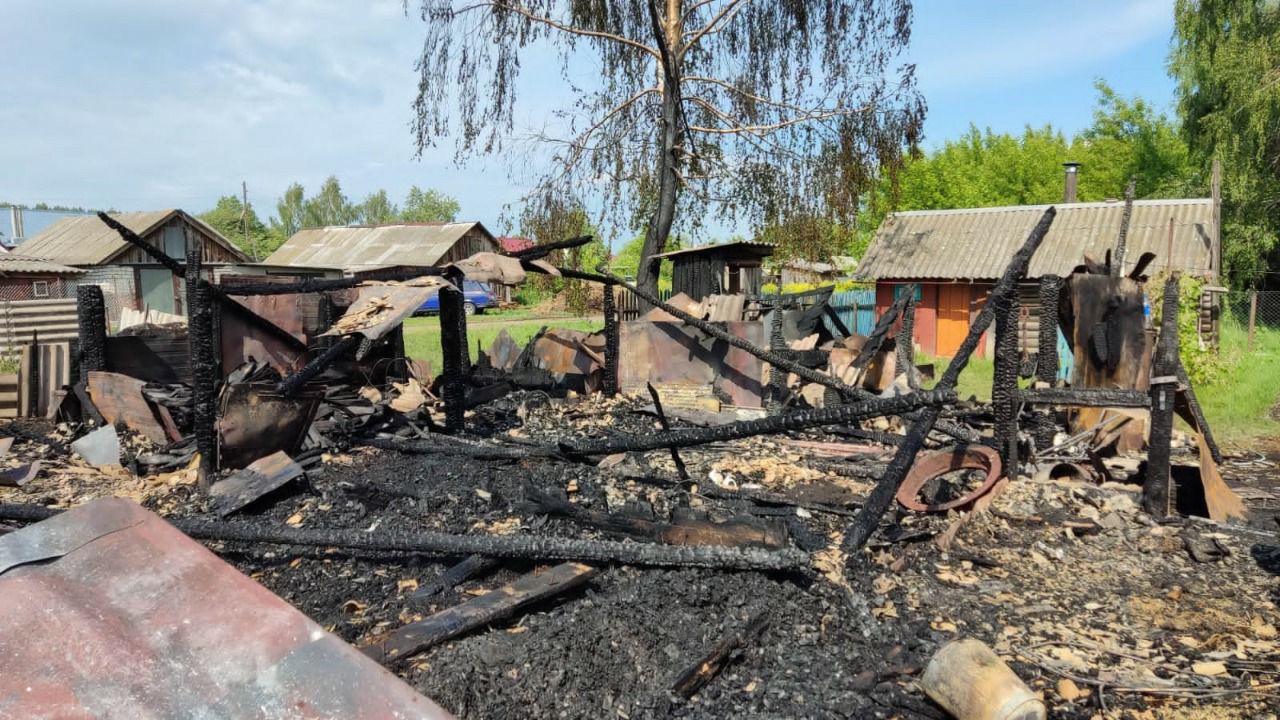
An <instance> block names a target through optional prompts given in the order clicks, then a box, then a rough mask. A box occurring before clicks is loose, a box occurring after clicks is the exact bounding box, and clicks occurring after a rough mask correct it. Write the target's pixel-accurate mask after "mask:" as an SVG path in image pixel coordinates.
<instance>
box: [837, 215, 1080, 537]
mask: <svg viewBox="0 0 1280 720" xmlns="http://www.w3.org/2000/svg"><path fill="white" fill-rule="evenodd" d="M1057 212H1058V211H1057V209H1055V208H1049V209H1048V210H1045V211H1044V214H1043V215H1041V216H1040V221H1039V222H1038V223H1036V226H1035V227H1034V228H1033V229H1032V230H1031V234H1030V235H1028V236H1027V240H1026V242H1025V243H1023V245H1022V248H1021V249H1020V250H1018V252H1017V253H1016V254H1014V256H1013V258H1012V259H1011V260H1010V261H1009V265H1008V266H1007V267H1006V268H1005V271H1004V274H1003V275H1001V276H1000V280H999V281H998V282H997V283H996V286H995V287H994V288H993V289H992V290H991V296H990V297H989V298H988V299H987V302H986V303H985V304H984V305H983V306H982V311H981V312H979V313H978V317H976V318H975V319H974V321H973V324H972V325H970V326H969V333H968V334H967V335H965V338H964V341H963V342H961V343H960V348H959V349H958V350H957V351H956V355H955V357H954V358H952V360H951V364H950V365H948V366H947V369H946V370H945V371H943V373H942V378H941V379H940V380H939V381H938V384H937V386H936V387H935V388H934V391H935V392H938V391H943V392H947V393H950V394H952V395H953V396H954V394H955V386H956V381H957V380H958V379H959V377H960V373H961V371H963V370H964V368H965V365H967V364H968V363H969V357H970V356H972V355H973V353H974V351H975V350H977V349H978V342H979V341H980V340H981V338H982V333H984V332H986V331H987V328H989V327H990V326H991V321H992V320H993V319H994V318H995V316H996V314H997V312H998V311H1003V310H1004V309H1005V308H1007V307H1008V305H1009V302H1010V299H1011V298H1012V297H1016V293H1017V292H1018V282H1019V281H1020V280H1021V279H1022V277H1023V276H1025V275H1026V274H1027V265H1028V264H1029V263H1030V262H1031V256H1032V255H1034V254H1035V252H1036V249H1037V248H1039V247H1040V243H1041V242H1043V241H1044V237H1045V235H1047V234H1048V233H1049V228H1050V226H1052V225H1053V219H1054V217H1055V216H1056V215H1057ZM917 394H918V393H917ZM909 397H910V396H909ZM941 414H942V408H941V407H940V406H932V407H927V408H925V409H924V410H922V411H921V412H920V414H919V417H918V419H916V420H915V422H913V423H912V424H911V427H910V429H909V430H908V431H907V434H906V436H904V437H903V439H902V442H901V443H900V444H899V445H898V449H897V451H896V452H895V453H894V455H893V459H892V460H890V461H889V467H888V469H887V470H886V471H885V474H884V477H883V478H881V479H880V482H878V483H876V487H875V489H874V490H872V491H871V494H870V495H868V496H867V500H866V503H864V504H863V506H862V511H861V512H859V513H858V516H857V517H856V518H854V521H853V523H852V524H851V525H850V526H849V529H848V530H847V531H846V532H845V536H844V542H843V549H844V551H845V552H846V553H847V554H848V555H849V557H851V558H852V557H854V556H855V554H856V553H857V552H858V551H859V550H861V549H862V546H863V545H865V544H866V542H867V540H868V539H869V538H870V537H871V533H872V532H874V531H875V529H876V527H877V526H879V524H880V518H881V517H883V516H884V513H885V511H886V510H888V509H889V505H890V504H892V503H893V498H894V497H895V496H896V495H897V494H898V488H899V487H900V486H901V485H902V481H903V480H904V479H905V478H906V476H907V471H909V470H910V469H911V466H912V465H913V464H914V463H915V458H916V453H918V452H920V448H921V447H923V446H924V440H925V438H926V437H928V436H929V433H930V432H931V431H932V430H933V427H934V424H935V423H937V422H938V418H939V416H940V415H941Z"/></svg>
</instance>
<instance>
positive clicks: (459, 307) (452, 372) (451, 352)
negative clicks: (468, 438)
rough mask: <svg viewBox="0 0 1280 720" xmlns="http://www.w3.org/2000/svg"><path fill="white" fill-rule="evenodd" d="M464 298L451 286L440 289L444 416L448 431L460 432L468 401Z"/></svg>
mask: <svg viewBox="0 0 1280 720" xmlns="http://www.w3.org/2000/svg"><path fill="white" fill-rule="evenodd" d="M465 301H466V298H465V296H463V294H462V293H460V292H458V291H457V290H454V289H452V288H441V289H440V349H441V354H442V358H443V361H442V362H443V365H444V368H443V372H442V373H441V375H442V376H443V382H444V389H443V395H444V416H445V428H446V429H448V431H449V432H454V433H456V432H462V429H463V424H464V419H465V416H464V413H465V412H466V402H467V371H468V369H469V368H470V367H471V360H470V358H469V357H468V355H469V348H468V347H467V315H466V312H465V311H464V310H463V305H464V304H465Z"/></svg>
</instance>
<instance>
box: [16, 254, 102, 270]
mask: <svg viewBox="0 0 1280 720" xmlns="http://www.w3.org/2000/svg"><path fill="white" fill-rule="evenodd" d="M82 272H84V270H81V269H80V268H73V267H67V266H66V265H59V264H58V263H53V262H49V261H48V260H41V259H40V258H31V257H22V256H21V255H17V254H15V253H3V254H0V275H3V274H5V273H45V274H54V275H72V274H76V275H78V274H80V273H82Z"/></svg>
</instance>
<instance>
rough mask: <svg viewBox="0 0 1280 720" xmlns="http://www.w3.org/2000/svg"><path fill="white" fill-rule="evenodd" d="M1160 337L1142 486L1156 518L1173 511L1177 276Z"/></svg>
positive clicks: (1168, 285)
mask: <svg viewBox="0 0 1280 720" xmlns="http://www.w3.org/2000/svg"><path fill="white" fill-rule="evenodd" d="M1161 313H1162V314H1161V316H1160V338H1159V339H1158V340H1157V341H1156V350H1155V355H1154V357H1153V358H1152V368H1151V440H1150V447H1149V449H1148V450H1147V479H1146V481H1145V482H1144V483H1143V485H1142V506H1143V509H1144V510H1146V511H1147V512H1148V513H1150V514H1151V515H1153V516H1155V517H1165V516H1167V515H1168V514H1169V513H1170V512H1171V511H1172V509H1173V508H1172V501H1171V495H1172V493H1171V492H1170V488H1169V485H1170V483H1171V476H1170V474H1169V455H1170V443H1171V442H1172V440H1173V406H1174V402H1175V401H1176V396H1177V391H1178V365H1179V364H1180V363H1179V362H1178V276H1177V274H1176V273H1175V274H1173V275H1171V276H1170V277H1169V279H1168V280H1167V281H1166V282H1165V284H1164V302H1163V305H1162V309H1161Z"/></svg>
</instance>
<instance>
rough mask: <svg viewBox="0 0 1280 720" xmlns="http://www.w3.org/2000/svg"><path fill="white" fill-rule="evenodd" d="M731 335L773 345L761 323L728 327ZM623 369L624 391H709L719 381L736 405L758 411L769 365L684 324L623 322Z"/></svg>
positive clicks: (726, 325)
mask: <svg viewBox="0 0 1280 720" xmlns="http://www.w3.org/2000/svg"><path fill="white" fill-rule="evenodd" d="M725 330H726V331H728V332H729V334H731V335H733V336H735V337H740V338H742V339H744V340H747V341H749V342H751V343H753V344H755V345H756V346H761V345H765V344H767V343H766V341H765V325H764V323H763V322H760V321H758V320H755V321H733V322H727V323H725ZM619 354H620V355H621V357H622V362H621V363H620V367H619V369H618V372H619V382H620V383H621V384H622V385H623V387H636V386H639V387H643V386H644V384H645V383H653V384H655V385H688V386H691V387H697V388H707V394H708V395H710V394H711V392H710V387H711V385H712V384H713V383H718V384H719V386H720V388H721V389H723V390H724V391H725V392H726V393H728V395H729V397H730V398H731V400H732V403H733V405H735V406H738V407H751V408H758V407H760V406H761V405H762V402H763V401H762V398H763V393H764V386H763V383H762V382H761V375H762V374H763V367H764V366H763V363H762V362H761V361H760V358H757V357H756V356H754V355H752V354H751V353H749V352H747V351H745V350H741V349H739V348H736V347H733V346H731V345H729V343H727V342H724V341H722V340H717V339H715V338H712V337H710V336H708V335H703V334H702V332H701V331H699V330H698V329H696V328H692V327H689V326H686V325H685V324H684V323H680V322H652V321H649V320H634V321H631V322H624V323H622V329H621V339H620V342H619Z"/></svg>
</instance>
